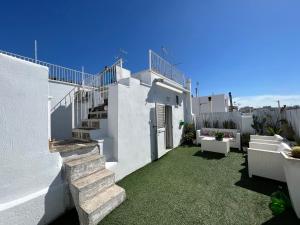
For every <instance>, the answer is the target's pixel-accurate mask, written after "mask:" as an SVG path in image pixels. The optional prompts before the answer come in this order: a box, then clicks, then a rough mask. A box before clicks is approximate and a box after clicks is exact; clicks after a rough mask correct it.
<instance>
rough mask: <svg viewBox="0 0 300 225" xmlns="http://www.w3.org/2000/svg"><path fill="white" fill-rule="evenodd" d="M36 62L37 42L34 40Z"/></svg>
mask: <svg viewBox="0 0 300 225" xmlns="http://www.w3.org/2000/svg"><path fill="white" fill-rule="evenodd" d="M34 60H35V62H37V40H34Z"/></svg>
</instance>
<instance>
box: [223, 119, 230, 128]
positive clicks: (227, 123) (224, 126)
mask: <svg viewBox="0 0 300 225" xmlns="http://www.w3.org/2000/svg"><path fill="white" fill-rule="evenodd" d="M223 128H224V129H229V121H228V120H225V121H224V122H223Z"/></svg>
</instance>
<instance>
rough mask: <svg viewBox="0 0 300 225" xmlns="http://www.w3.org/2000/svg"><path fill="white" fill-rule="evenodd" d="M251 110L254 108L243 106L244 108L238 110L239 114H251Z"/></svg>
mask: <svg viewBox="0 0 300 225" xmlns="http://www.w3.org/2000/svg"><path fill="white" fill-rule="evenodd" d="M253 110H254V108H253V107H251V106H245V107H242V108H240V109H239V111H240V112H241V113H252V112H253Z"/></svg>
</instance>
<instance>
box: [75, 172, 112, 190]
mask: <svg viewBox="0 0 300 225" xmlns="http://www.w3.org/2000/svg"><path fill="white" fill-rule="evenodd" d="M113 174H114V173H113V172H112V171H110V170H107V169H103V170H99V171H97V172H95V173H92V174H90V175H88V176H86V177H83V178H80V179H78V180H76V181H74V182H73V183H72V184H73V186H75V187H76V188H77V189H82V188H84V187H86V186H88V185H90V184H92V183H94V182H95V181H98V180H101V179H102V178H105V177H108V176H111V175H113Z"/></svg>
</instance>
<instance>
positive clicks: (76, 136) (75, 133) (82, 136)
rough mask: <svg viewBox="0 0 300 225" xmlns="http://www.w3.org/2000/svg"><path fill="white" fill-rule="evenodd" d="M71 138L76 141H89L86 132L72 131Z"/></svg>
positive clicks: (88, 135)
mask: <svg viewBox="0 0 300 225" xmlns="http://www.w3.org/2000/svg"><path fill="white" fill-rule="evenodd" d="M72 137H73V138H74V139H76V140H83V141H89V140H90V134H89V133H86V132H80V131H73V132H72Z"/></svg>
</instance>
